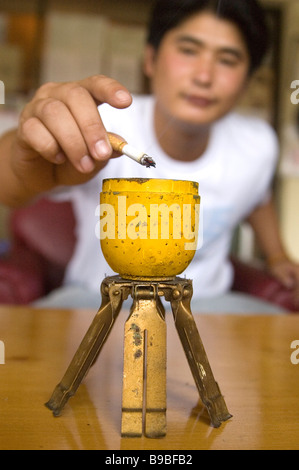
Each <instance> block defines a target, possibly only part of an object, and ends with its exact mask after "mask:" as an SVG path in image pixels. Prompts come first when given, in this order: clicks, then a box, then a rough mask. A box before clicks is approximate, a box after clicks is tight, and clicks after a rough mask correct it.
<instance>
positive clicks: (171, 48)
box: [0, 0, 299, 311]
mask: <svg viewBox="0 0 299 470" xmlns="http://www.w3.org/2000/svg"><path fill="white" fill-rule="evenodd" d="M266 38H267V34H266V26H265V22H264V17H263V12H262V10H261V9H260V7H259V6H258V4H257V3H256V1H255V0H242V2H240V0H219V1H217V0H184V1H183V2H182V0H158V1H157V4H156V8H155V9H154V11H153V15H152V20H151V22H150V27H149V36H148V44H147V46H146V52H145V72H146V74H147V76H148V77H149V78H150V81H151V86H152V95H151V96H136V97H134V99H133V103H132V97H131V96H130V95H129V93H128V92H127V90H125V89H124V87H122V86H121V85H120V84H118V83H117V82H115V81H114V80H112V79H110V78H107V77H103V76H96V77H91V78H87V79H86V80H81V81H79V82H73V83H65V84H55V83H53V84H46V85H44V86H42V87H41V88H40V89H39V90H38V91H37V93H36V95H35V97H34V98H33V100H32V101H31V102H30V103H29V104H28V105H27V106H26V107H25V109H24V111H23V113H22V115H21V119H20V125H19V128H18V129H17V130H16V131H14V132H11V133H9V134H7V135H6V136H4V137H3V138H2V141H1V155H2V158H1V161H0V166H1V168H0V178H1V185H0V200H1V201H2V202H4V203H6V204H8V205H11V206H16V205H20V204H24V203H27V202H29V201H30V200H32V199H33V198H35V197H37V196H38V195H39V194H41V193H43V192H47V191H53V190H56V191H57V190H59V196H57V197H60V198H68V199H70V200H72V202H73V204H74V209H75V212H76V216H77V221H78V243H77V248H76V251H75V254H74V257H73V259H72V261H71V263H70V266H69V268H68V272H67V276H66V284H69V285H72V286H74V285H75V286H81V287H83V288H84V289H85V290H87V291H90V292H96V293H97V295H98V292H99V286H100V283H101V281H102V279H103V278H104V276H105V275H111V274H113V273H112V272H111V270H110V268H109V267H108V265H107V264H106V262H105V260H104V258H103V256H102V254H101V251H100V244H99V241H98V240H97V238H96V236H95V230H94V228H95V225H96V222H97V220H96V217H95V210H96V207H97V205H98V195H99V192H100V190H101V180H102V179H103V178H108V177H151V178H170V179H185V180H195V181H198V182H199V186H200V194H201V197H202V205H201V211H202V214H203V226H204V233H203V246H202V248H201V249H200V250H198V251H197V253H196V255H195V258H194V260H193V262H192V263H191V265H190V267H189V268H188V269H187V271H186V273H185V274H186V276H187V277H189V278H191V279H192V280H193V285H194V302H195V301H196V300H197V299H198V300H199V301H200V302H201V303H202V302H203V299H204V298H208V299H209V301H208V302H209V304H210V305H212V299H213V298H219V296H221V295H223V294H225V293H227V292H228V291H229V289H230V286H231V282H232V268H231V266H230V263H229V261H228V254H229V249H230V244H231V239H232V235H233V232H234V229H235V228H236V227H237V225H238V224H239V222H240V221H241V220H244V219H248V220H249V222H250V223H251V225H252V227H253V229H254V230H255V233H256V235H257V238H258V240H259V242H260V244H261V247H262V248H263V250H264V253H265V256H266V257H267V259H268V260H269V266H270V269H271V271H272V273H273V274H274V275H276V276H277V277H278V278H279V279H280V280H281V281H282V282H283V283H284V284H286V285H288V286H289V287H290V288H292V289H294V295H295V296H296V297H297V298H298V297H299V287H298V286H299V268H298V266H297V265H295V264H294V263H292V262H291V261H289V259H288V257H287V255H286V253H285V251H284V248H283V246H282V243H281V240H280V237H279V232H278V225H277V221H276V216H275V211H274V208H273V204H272V202H271V195H270V187H271V180H272V177H273V174H274V171H275V166H276V161H277V155H278V146H277V141H276V137H275V135H274V133H273V131H272V129H271V128H270V127H269V126H268V125H267V124H266V123H264V122H262V121H260V120H258V119H253V118H247V117H241V116H239V115H237V114H235V113H233V108H234V107H235V105H236V104H237V103H238V100H239V98H240V96H242V94H243V93H244V90H245V89H246V86H247V84H248V80H249V78H250V75H251V73H252V72H253V71H254V70H255V69H256V68H257V67H258V66H259V65H260V63H261V61H262V58H263V56H264V54H265V52H266V49H267V39H266ZM103 103H105V104H103ZM100 104H103V105H101V106H100V107H99V111H100V115H99V113H98V109H97V105H100ZM100 116H101V117H100ZM106 130H107V131H110V132H115V133H117V134H120V135H122V136H123V137H124V138H125V139H126V140H127V141H128V142H129V143H130V144H131V145H133V146H135V147H137V148H140V149H143V150H145V151H146V152H147V153H149V154H150V155H152V156H153V158H154V160H155V161H156V163H157V167H156V169H150V170H149V169H146V168H143V167H141V166H140V165H138V164H136V163H135V162H133V161H131V160H129V159H127V158H110V157H116V156H117V155H115V154H112V150H111V147H110V144H109V141H108V139H107V135H106ZM199 305H200V304H199ZM202 305H203V304H202ZM205 308H206V306H205ZM240 308H242V307H241V306H240V305H238V307H237V309H240ZM245 308H248V306H247V307H245ZM229 309H231V311H232V310H233V309H234V307H233V305H232V304H230V306H229Z"/></svg>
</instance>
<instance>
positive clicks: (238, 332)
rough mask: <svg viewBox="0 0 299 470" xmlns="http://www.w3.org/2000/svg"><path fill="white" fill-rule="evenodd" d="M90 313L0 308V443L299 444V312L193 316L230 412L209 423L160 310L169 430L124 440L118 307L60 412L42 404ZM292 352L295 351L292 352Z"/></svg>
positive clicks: (9, 446)
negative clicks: (216, 424)
mask: <svg viewBox="0 0 299 470" xmlns="http://www.w3.org/2000/svg"><path fill="white" fill-rule="evenodd" d="M95 313H96V312H92V311H84V310H74V311H67V310H37V309H35V310H34V309H30V308H23V307H11V308H10V307H0V340H1V341H2V342H3V343H4V344H5V364H4V365H3V364H2V365H0V449H1V450H18V449H20V450H25V449H26V450H29V449H33V450H39V449H52V450H59V449H74V450H76V449H78V450H79V449H86V450H87V449H91V450H96V449H102V450H103V449H106V450H117V449H120V450H131V451H132V450H134V449H136V450H141V449H149V450H155V451H156V452H157V451H159V450H162V449H163V450H176V451H179V450H182V451H183V450H192V449H299V364H298V365H295V364H292V362H291V354H292V352H294V350H292V349H291V343H292V342H293V341H294V340H299V317H298V316H296V315H285V316H284V315H282V316H279V315H278V316H268V315H259V316H247V315H240V316H239V315H195V318H196V322H197V325H198V329H199V332H200V335H201V338H202V340H203V343H204V345H205V348H206V351H207V354H208V357H209V360H210V363H211V366H212V369H213V372H214V375H215V378H216V380H217V382H218V383H219V386H220V389H221V391H222V393H223V395H224V396H225V400H226V403H227V406H228V409H229V411H230V412H231V413H232V415H233V418H232V419H230V420H229V421H227V422H225V423H224V424H222V426H221V427H220V428H218V429H214V428H212V427H211V426H210V422H209V418H208V415H207V412H206V410H205V409H203V407H202V405H201V403H199V402H198V392H197V389H196V387H195V384H194V381H193V378H192V376H191V372H190V370H189V367H188V364H187V361H186V358H185V355H184V351H183V349H182V347H181V344H180V342H179V339H178V336H177V333H176V330H175V326H174V322H173V318H172V315H171V314H170V313H167V315H166V317H167V334H168V346H167V355H168V362H167V364H168V365H167V367H168V369H167V378H168V386H167V408H168V410H167V425H168V431H167V436H166V437H165V438H163V439H147V438H145V437H142V438H121V437H120V423H121V421H120V420H121V388H122V356H123V327H124V322H125V320H126V319H127V312H121V313H120V316H119V318H118V320H117V322H116V324H115V326H114V327H113V330H112V333H111V335H110V337H109V339H108V341H107V342H106V344H105V345H104V347H103V349H102V351H101V354H100V356H99V358H98V360H97V362H96V364H95V365H94V366H93V367H92V369H91V370H90V372H89V373H88V375H87V377H85V379H84V382H83V383H82V384H81V386H80V387H79V389H78V391H77V394H76V395H75V396H74V397H73V398H71V399H70V401H69V402H68V403H67V405H66V406H65V408H64V410H63V413H62V415H61V416H60V417H58V418H54V417H53V415H52V413H51V412H50V411H49V410H48V409H47V408H46V407H45V406H44V403H45V402H46V401H47V400H48V399H49V397H50V395H51V393H52V391H53V389H54V387H55V385H56V384H57V383H58V382H59V381H60V380H61V378H62V376H63V374H64V372H65V370H66V368H67V366H68V364H69V361H70V360H71V358H72V357H73V354H74V353H75V351H76V349H77V347H78V345H79V344H80V342H81V339H82V338H83V336H84V334H85V332H86V330H87V328H88V326H89V325H90V323H91V321H92V319H93V317H94V315H95ZM297 357H299V353H298V356H297Z"/></svg>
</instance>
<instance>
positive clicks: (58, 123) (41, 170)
mask: <svg viewBox="0 0 299 470" xmlns="http://www.w3.org/2000/svg"><path fill="white" fill-rule="evenodd" d="M131 102H132V97H131V95H130V94H129V92H128V91H127V90H126V88H124V87H123V86H122V85H121V84H120V83H118V82H117V81H115V80H113V79H110V78H108V77H105V76H101V75H99V76H93V77H89V78H87V79H84V80H80V81H77V82H69V83H49V84H46V85H43V86H42V87H41V88H39V90H38V91H37V92H36V94H35V96H34V98H33V99H32V101H30V103H28V104H27V105H26V106H25V108H24V110H23V112H22V114H21V116H20V122H19V126H18V128H17V129H16V130H14V131H11V132H8V133H7V134H5V135H4V136H3V137H2V138H1V139H0V155H1V158H0V202H2V203H3V204H6V205H8V206H12V207H16V206H20V205H23V204H25V203H27V202H28V201H30V200H31V199H32V198H34V197H35V196H37V195H39V194H41V193H43V192H45V191H49V190H51V189H53V188H55V187H57V186H61V185H75V184H82V183H84V182H86V181H88V180H89V179H91V178H92V177H93V176H94V175H95V174H96V173H97V172H98V171H99V170H100V169H101V168H103V167H104V166H105V165H106V163H107V161H108V159H109V158H110V157H111V156H117V154H113V152H112V148H111V145H110V143H109V140H108V137H107V133H106V129H105V128H104V125H103V123H102V121H101V117H100V115H99V112H98V109H97V106H98V105H99V104H101V103H108V104H110V105H111V106H114V107H116V108H126V107H128V106H129V105H130V104H131Z"/></svg>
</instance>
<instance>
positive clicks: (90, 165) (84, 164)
mask: <svg viewBox="0 0 299 470" xmlns="http://www.w3.org/2000/svg"><path fill="white" fill-rule="evenodd" d="M80 167H81V170H82V171H83V172H84V173H90V172H91V171H92V170H94V167H95V165H94V162H93V160H92V158H90V157H89V155H85V156H84V157H82V158H81V160H80Z"/></svg>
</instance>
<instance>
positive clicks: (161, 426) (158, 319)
mask: <svg viewBox="0 0 299 470" xmlns="http://www.w3.org/2000/svg"><path fill="white" fill-rule="evenodd" d="M101 291H102V304H101V307H100V309H99V311H98V313H97V314H96V316H95V318H94V320H93V322H92V323H91V325H90V327H89V329H88V331H87V333H86V335H85V336H84V338H83V340H82V342H81V344H80V346H79V348H78V350H77V352H76V353H75V355H74V357H73V359H72V361H71V363H70V365H69V367H68V369H67V371H66V373H65V375H64V377H63V378H62V381H61V382H60V383H59V384H58V385H57V386H56V388H55V390H54V392H53V394H52V396H51V398H50V400H49V401H48V402H47V403H46V406H47V407H48V408H49V409H50V410H52V411H53V414H54V416H58V415H59V414H60V413H61V411H62V409H63V407H64V405H65V404H66V403H67V401H68V399H69V398H70V397H71V396H73V395H74V394H75V393H76V391H77V389H78V387H79V385H80V383H81V382H82V380H83V378H84V376H85V375H86V374H87V372H88V370H89V368H90V367H91V366H92V365H93V363H94V362H95V361H96V359H97V357H98V355H99V353H100V350H101V348H102V346H103V344H104V342H105V341H106V339H107V337H108V335H109V332H110V331H111V328H112V326H113V324H114V322H115V320H116V318H117V316H118V314H119V312H120V309H121V306H122V303H123V301H124V300H126V299H127V298H128V296H129V295H131V296H132V298H133V305H132V308H131V312H130V316H129V318H128V320H127V321H126V323H125V337H124V367H123V398H122V425H121V434H122V436H128V437H129V436H130V437H133V436H134V437H137V436H141V435H142V434H143V433H144V434H145V436H147V437H152V438H155V437H163V436H165V434H166V323H165V310H164V307H163V305H162V302H161V300H160V297H162V296H164V298H165V300H166V301H168V302H170V304H171V308H172V313H173V316H174V321H175V326H176V329H177V332H178V335H179V337H180V340H181V343H182V346H183V348H184V351H185V354H186V357H187V360H188V362H189V366H190V369H191V372H192V374H193V377H194V380H195V383H196V386H197V388H198V392H199V395H200V398H201V400H202V402H203V404H204V405H205V407H206V408H207V410H208V413H209V416H210V419H211V424H212V426H214V427H219V426H220V425H221V422H223V421H226V420H227V419H229V418H230V417H231V415H230V413H229V412H228V410H227V407H226V404H225V401H224V398H223V396H222V395H221V392H220V389H219V386H218V384H217V383H216V381H215V379H214V376H213V373H212V370H211V367H210V364H209V361H208V358H207V355H206V352H205V350H204V347H203V344H202V341H201V338H200V335H199V333H198V330H197V327H196V323H195V321H194V318H193V315H192V313H191V309H190V302H191V298H192V292H193V291H192V281H190V280H186V279H181V278H179V277H176V278H174V279H173V280H167V281H165V280H163V279H162V280H156V281H144V280H125V279H122V278H121V277H119V276H111V277H107V278H105V279H104V280H103V282H102V286H101ZM144 402H145V403H144Z"/></svg>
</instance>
